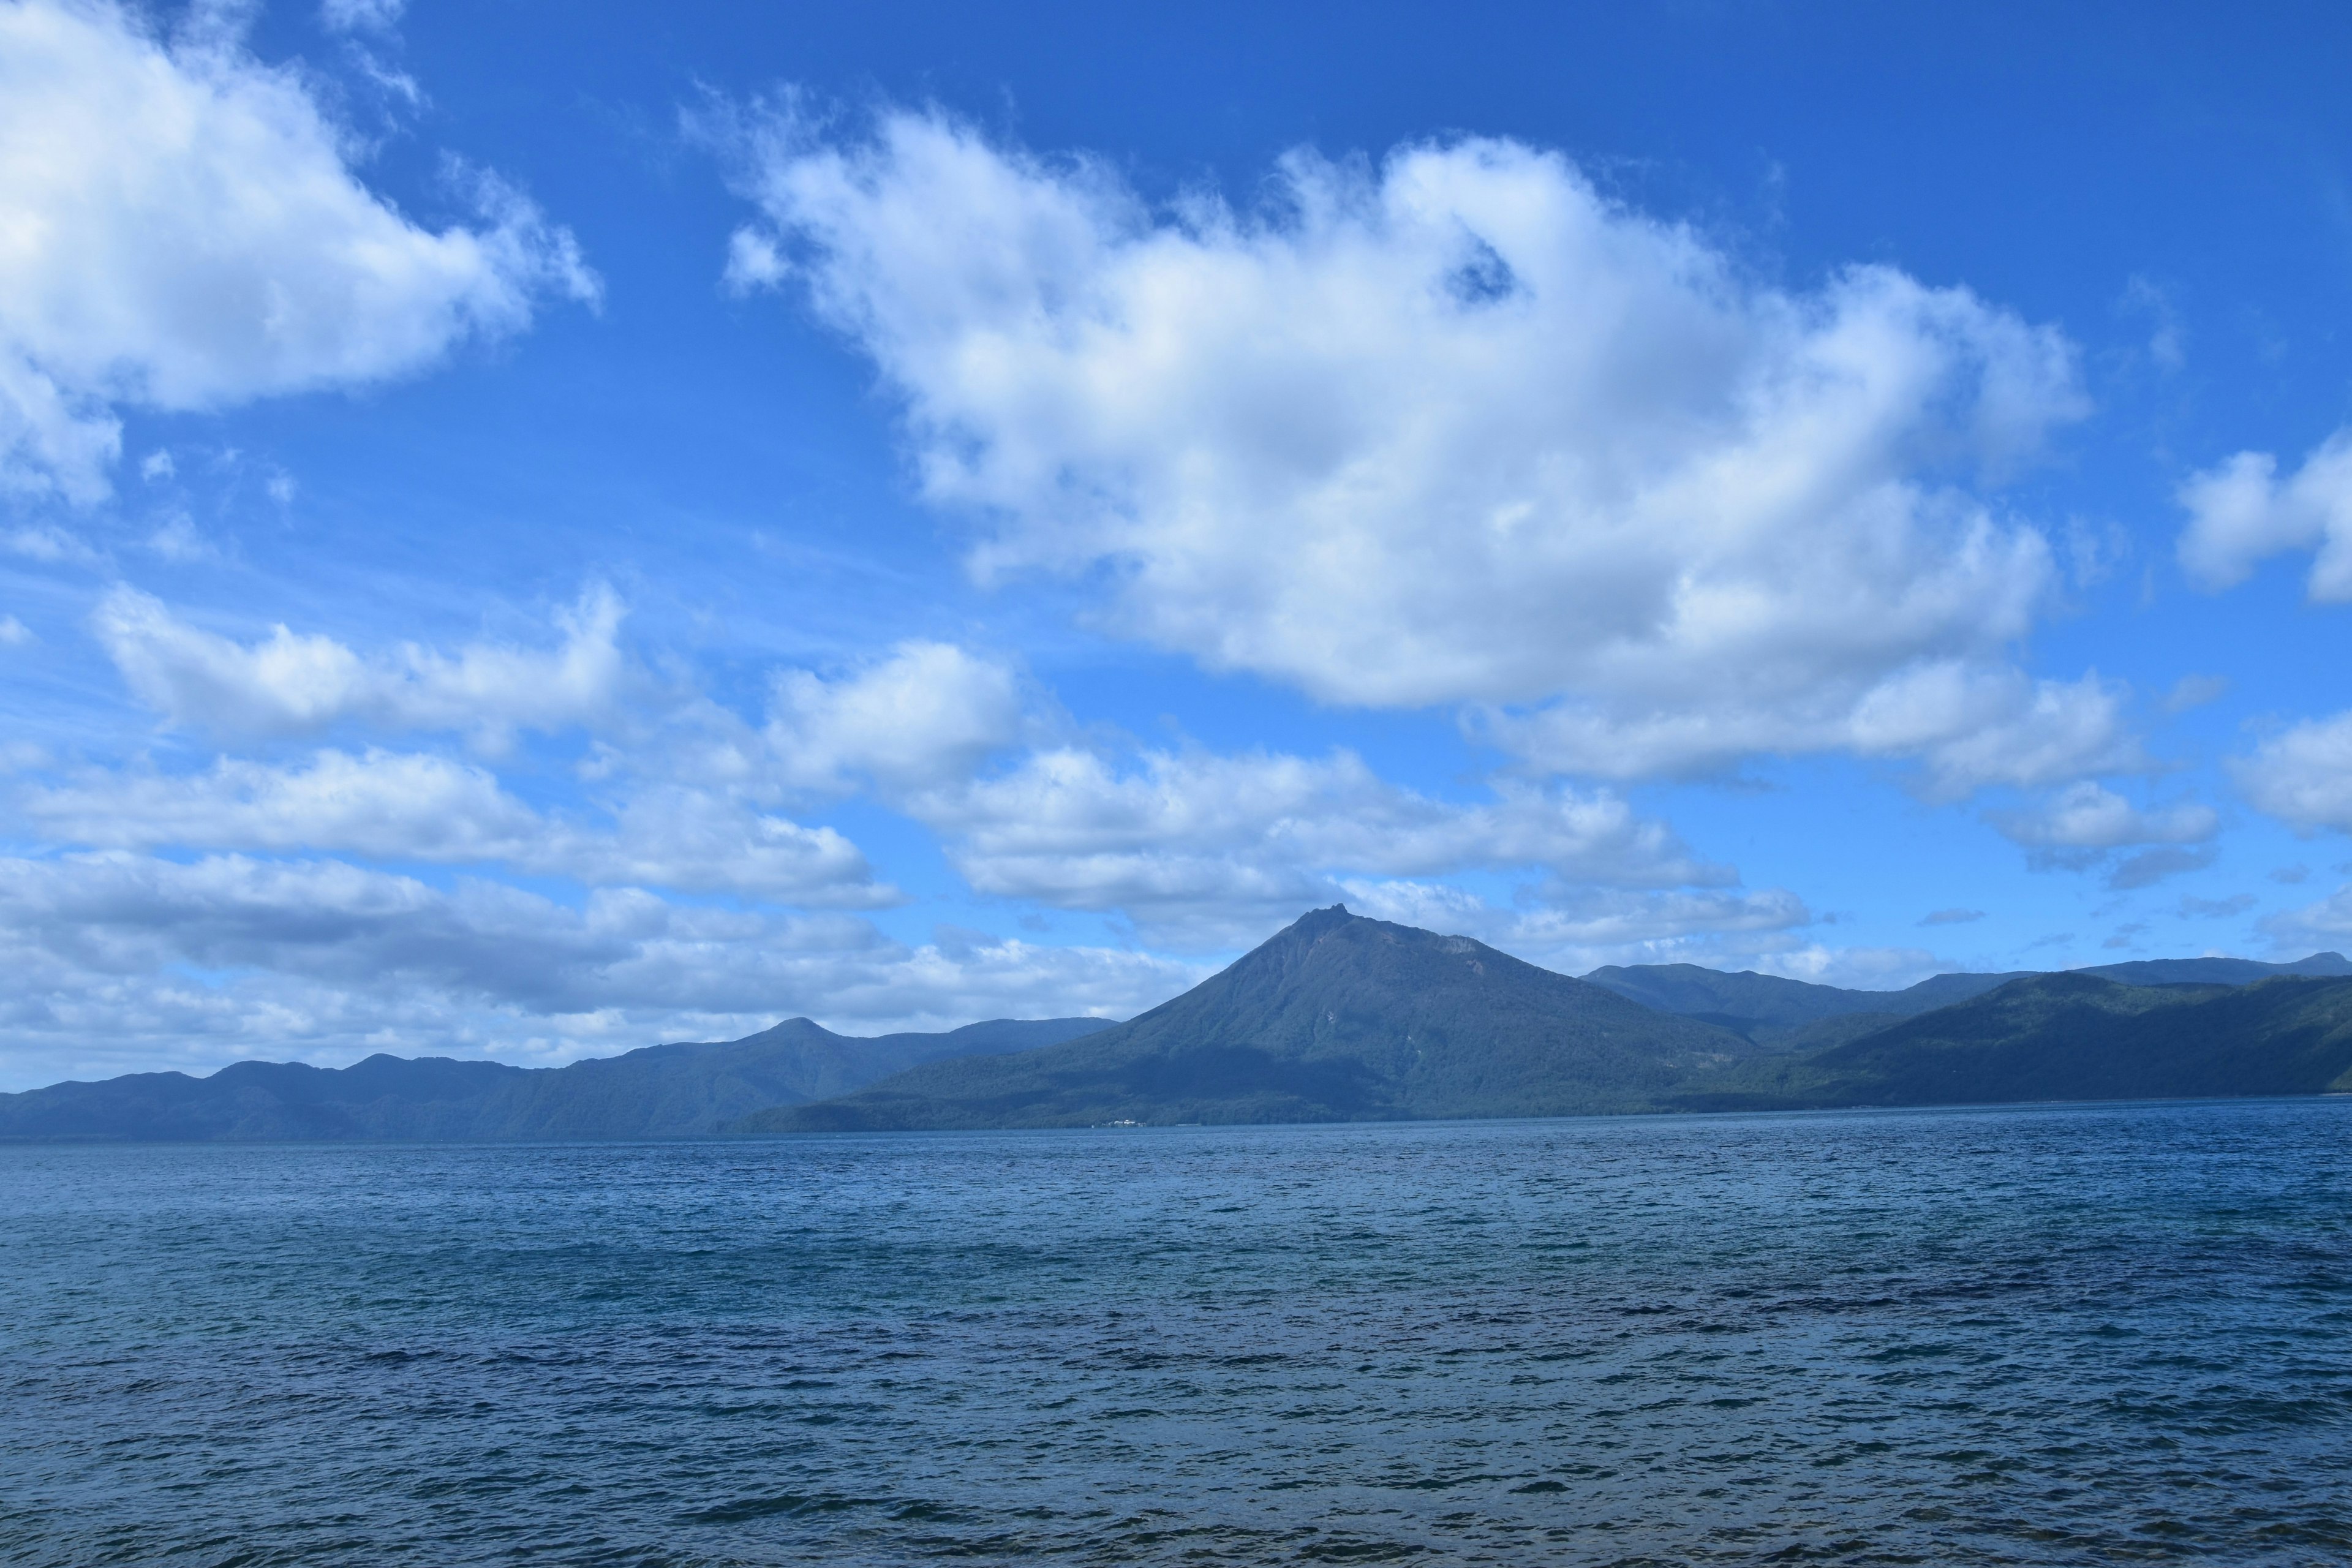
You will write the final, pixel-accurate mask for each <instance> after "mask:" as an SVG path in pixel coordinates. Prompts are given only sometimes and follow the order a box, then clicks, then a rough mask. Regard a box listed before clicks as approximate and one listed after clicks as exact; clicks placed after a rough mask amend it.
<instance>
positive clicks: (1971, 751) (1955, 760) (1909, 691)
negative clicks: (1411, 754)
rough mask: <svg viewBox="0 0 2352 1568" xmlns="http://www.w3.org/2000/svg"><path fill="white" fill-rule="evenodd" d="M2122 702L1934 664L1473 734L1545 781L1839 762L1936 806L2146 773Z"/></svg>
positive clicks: (1486, 722)
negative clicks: (1858, 765)
mask: <svg viewBox="0 0 2352 1568" xmlns="http://www.w3.org/2000/svg"><path fill="white" fill-rule="evenodd" d="M2125 696H2126V691H2125V689H2123V688H2122V687H2121V686H2119V685H2117V684H2116V683H2113V682H2110V681H2106V680H2103V679H2100V678H2099V676H2098V675H2097V674H2096V673H2095V672H2093V673H2091V674H2088V675H2085V676H2084V677H2083V678H2082V679H2079V680H2073V681H2058V680H2031V679H2027V678H2026V677H2025V676H2024V675H2022V674H2021V673H2020V672H2018V671H2017V670H2015V669H2011V668H2000V667H1995V666H1987V665H1982V664H1970V663H1968V662H1966V661H1963V660H1958V659H1938V660H1935V661H1932V662H1929V663H1926V664H1922V665H1916V666H1914V667H1913V668H1909V669H1906V670H1904V671H1902V672H1900V673H1898V674H1895V675H1891V676H1888V677H1887V678H1886V679H1883V680H1881V681H1879V682H1878V683H1877V684H1876V685H1875V686H1874V687H1873V688H1872V689H1870V690H1869V691H1868V692H1867V693H1865V694H1864V695H1863V696H1862V697H1861V698H1860V699H1859V700H1853V698H1852V693H1851V692H1848V691H1844V690H1833V691H1827V692H1816V693H1812V694H1810V695H1806V696H1798V697H1792V698H1791V699H1790V700H1789V701H1788V702H1787V703H1785V704H1784V705H1782V706H1781V707H1780V708H1778V709H1765V708H1749V707H1737V706H1734V707H1724V708H1717V707H1713V706H1708V705H1704V704H1702V705H1697V706H1690V707H1683V708H1662V709H1659V710H1653V711H1651V712H1649V713H1646V714H1643V715H1640V716H1628V715H1624V714H1613V715H1612V713H1610V712H1608V711H1606V710H1602V709H1601V708H1598V707H1596V706H1594V705H1592V704H1591V703H1585V702H1578V701H1574V700H1570V701H1563V702H1559V703H1554V704H1551V705H1549V706H1548V707H1545V708H1542V709H1538V710H1533V711H1521V712H1512V711H1508V710H1501V709H1496V708H1486V709H1481V710H1475V711H1474V712H1473V713H1472V714H1471V716H1470V719H1469V728H1470V730H1471V732H1472V733H1473V734H1475V735H1477V736H1479V737H1480V738H1482V739H1486V740H1488V741H1491V742H1494V743H1496V745H1499V746H1502V747H1504V748H1505V749H1507V750H1508V751H1511V752H1515V753H1517V755H1519V756H1522V757H1525V758H1527V759H1528V760H1530V761H1532V762H1535V763H1538V764H1541V765H1543V766H1546V767H1549V768H1554V769H1559V770H1561V771H1564V772H1571V773H1598V774H1601V775H1602V776H1604V777H1610V776H1613V777H1620V778H1623V777H1633V776H1639V775H1641V774H1643V773H1656V772H1660V771H1681V770H1685V769H1690V768H1696V767H1705V766H1708V765H1711V764H1714V763H1721V762H1723V761H1725V760H1727V759H1728V758H1732V757H1737V756H1741V755H1746V754H1752V753H1755V752H1809V751H1844V752H1853V754H1855V755H1858V756H1864V757H1871V758H1877V759H1884V760H1889V761H1895V760H1908V761H1913V762H1916V763H1917V764H1918V767H1917V770H1916V773H1915V774H1914V776H1913V779H1912V784H1913V785H1914V787H1915V788H1916V789H1917V790H1918V791H1919V793H1921V794H1922V795H1927V796H1928V797H1929V798H1931V799H1937V800H1957V799H1960V798H1962V797H1964V796H1966V795H1971V794H1973V793H1975V792H1976V791H1977V790H1979V789H1982V788H1985V787H1987V786H1988V785H1995V784H2009V785H2014V786H2032V785H2039V784H2053V783H2055V782H2057V781H2059V780H2062V779H2068V778H2077V777H2080V776H2081V775H2083V774H2084V773H2111V772H2129V771H2133V770H2136V769H2138V768H2140V767H2143V766H2145V765H2146V758H2145V756H2144V754H2143V753H2142V752H2141V750H2140V746H2139V742H2138V741H2137V738H2136V737H2135V736H2134V735H2133V734H2132V733H2131V731H2130V730H2129V728H2128V726H2127V725H2126V721H2125V719H2124V711H2123V704H2124V699H2125Z"/></svg>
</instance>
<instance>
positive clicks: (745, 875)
mask: <svg viewBox="0 0 2352 1568" xmlns="http://www.w3.org/2000/svg"><path fill="white" fill-rule="evenodd" d="M17 806H18V809H19V811H20V812H21V813H22V815H23V816H24V818H25V819H26V821H28V822H30V823H32V824H34V825H36V826H38V827H39V828H40V829H42V831H43V832H44V833H45V834H46V835H47V837H48V838H49V839H50V840H51V841H52V842H55V843H61V844H69V845H74V846H79V847H93V848H137V849H146V848H159V847H162V848H176V849H257V850H265V851H269V852H274V853H279V854H294V853H310V852H327V853H343V854H356V855H362V856H366V857H369V858H374V859H380V860H392V861H411V862H423V863H425V864H436V865H458V866H491V865H496V866H504V867H507V868H511V869H514V870H518V871H522V872H525V873H529V874H532V875H538V876H555V877H567V878H571V879H574V880H577V881H579V882H582V883H584V884H586V885H588V886H591V887H649V888H666V889H677V890H679V891H685V892H725V893H737V894H741V895H743V896H746V897H750V898H756V899H773V900H782V901H785V902H789V903H797V904H813V905H820V906H827V907H854V908H871V907H874V906H877V905H881V904H887V903H891V902H895V901H897V898H898V895H897V893H896V891H895V890H894V889H890V888H888V887H885V886H880V885H877V883H876V881H875V879H874V873H873V868H871V867H870V866H868V865H867V864H866V858H865V856H864V855H862V854H860V853H859V852H858V849H857V847H856V845H854V844H852V843H850V842H849V840H848V839H846V838H844V837H842V836H841V835H840V834H838V833H836V832H835V831H834V830H833V829H832V828H829V827H814V828H812V827H804V826H801V825H799V824H797V823H793V822H790V821H787V820H785V819H784V818H782V817H779V816H765V815H761V814H758V813H755V812H751V811H749V810H746V809H745V808H744V807H743V806H742V805H740V804H739V803H737V802H734V801H731V800H729V799H727V798H726V797H724V796H722V795H714V794H711V793H709V792H704V791H695V790H688V789H681V788H677V787H667V788H661V787H656V788H655V789H652V790H649V791H646V792H644V793H641V794H639V795H635V796H634V797H632V798H630V799H628V800H627V801H626V802H625V803H624V804H623V805H621V806H620V808H619V809H618V811H617V812H616V813H615V814H614V816H615V822H614V826H613V827H611V828H610V829H600V828H597V827H593V826H587V825H584V824H583V823H582V822H580V821H577V820H574V819H567V818H562V817H556V818H550V817H545V816H541V815H540V814H539V813H537V812H534V811H532V810H531V809H530V807H529V806H527V805H524V804H523V803H522V802H520V801H519V800H517V799H515V798H514V796H512V795H509V794H508V793H506V791H505V790H503V789H501V788H500V787H499V782H498V780H497V779H496V778H495V777H493V776H492V775H491V774H490V773H488V771H486V770H484V769H482V768H479V767H475V766H469V765H467V764H465V763H455V762H451V761H448V760H447V759H445V758H441V757H434V756H418V755H399V754H393V753H387V752H368V753H367V754H365V755H364V756H356V757H355V756H352V755H349V754H347V753H345V752H333V751H329V752H320V753H318V754H317V755H316V756H314V757H312V758H311V759H310V761H309V762H308V763H301V764H297V765H294V766H289V767H274V766H270V765H268V764H265V763H255V762H247V761H240V760H235V759H229V758H223V759H221V760H220V761H219V762H217V763H215V764H214V766H213V767H212V769H211V770H210V771H209V772H206V773H201V774H197V775H195V776H194V777H179V778H173V777H164V776H161V775H157V774H152V773H149V774H135V775H131V776H127V777H118V776H110V775H104V774H99V775H92V776H90V777H87V778H85V779H83V780H81V781H79V783H76V784H71V785H68V786H63V787H50V788H44V789H35V790H31V791H28V792H27V793H26V795H24V796H23V797H21V798H20V799H19V801H18V802H17Z"/></svg>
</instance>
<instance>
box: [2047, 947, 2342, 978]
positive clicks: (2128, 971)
mask: <svg viewBox="0 0 2352 1568" xmlns="http://www.w3.org/2000/svg"><path fill="white" fill-rule="evenodd" d="M2066 973H2069V974H2095V975H2097V976H2098V977H2099V978H2100V979H2102V980H2119V981H2121V982H2123V983H2124V984H2126V985H2252V984H2254V982H2256V981H2258V980H2268V979H2271V978H2272V977H2273V976H2275V975H2281V974H2300V975H2315V976H2322V977H2326V978H2329V979H2340V978H2343V977H2345V976H2347V975H2352V958H2346V957H2345V956H2344V955H2343V954H2342V953H2340V952H2315V953H2313V954H2312V955H2311V956H2310V957H2309V958H2298V959H2296V960H2295V961H2294V963H2259V962H2257V961H2255V960H2253V959H2251V958H2143V959H2139V960H2137V961H2135V962H2133V963H2096V964H2093V965H2092V966H2091V967H2090V968H2088V969H2070V970H2068V971H2066Z"/></svg>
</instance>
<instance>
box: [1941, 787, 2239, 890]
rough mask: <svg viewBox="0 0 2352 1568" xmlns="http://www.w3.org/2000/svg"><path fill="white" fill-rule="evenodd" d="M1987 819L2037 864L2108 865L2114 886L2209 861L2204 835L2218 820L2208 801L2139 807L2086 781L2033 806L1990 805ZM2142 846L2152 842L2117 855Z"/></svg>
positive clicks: (2138, 883)
mask: <svg viewBox="0 0 2352 1568" xmlns="http://www.w3.org/2000/svg"><path fill="white" fill-rule="evenodd" d="M1985 820H1986V821H1987V822H1990V824H1992V826H1994V827H1995V828H1996V829H1997V830H1999V832H2000V835H2001V836H2002V837H2005V838H2007V839H2008V840H2009V841H2010V842H2011V843H2012V844H2016V845H2020V846H2021V847H2023V848H2024V849H2025V851H2026V861H2027V863H2028V864H2029V865H2031V866H2032V867H2033V868H2035V869H2037V870H2052V869H2061V868H2063V869H2065V870H2070V871H2084V870H2089V869H2090V868H2093V867H2095V866H2102V865H2105V866H2109V867H2110V869H2109V871H2108V873H2107V878H2106V882H2107V886H2108V887H2110V888H2114V889H2118V890H2124V889H2133V888H2145V887H2147V886H2149V885H2151V884H2153V883H2155V882H2158V881H2161V880H2162V879H2165V878H2167V877H2169V876H2173V875H2175V874H2177V873H2179V872H2182V871H2194V870H2199V869H2201V868H2204V867H2206V866H2210V865H2211V864H2212V862H2213V858H2214V855H2213V850H2212V849H2211V847H2210V846H2208V845H2207V843H2206V841H2207V840H2209V839H2210V838H2211V837H2213V835H2214V834H2215V833H2216V832H2217V831H2219V830H2220V828H2221V818H2220V816H2217V815H2216V814H2215V813H2214V811H2213V808H2212V807H2210V806H2207V805H2197V804H2196V803H2195V802H2193V801H2181V802H2177V803H2175V804H2173V805H2165V806H2155V807H2142V806H2137V805H2133V804H2132V803H2131V802H2130V801H2128V800H2126V799H2125V798H2124V797H2123V796H2122V795H2117V794H2116V793H2115V792H2114V791H2113V790H2110V789H2107V788H2105V787H2104V786H2103V785H2100V784H2093V783H2090V782H2088V781H2084V782H2082V783H2078V784H2071V785H2069V786H2068V787H2066V788H2065V789H2063V790H2061V791H2059V792H2058V794H2057V795H2054V796H2053V797H2052V798H2050V799H2048V800H2046V801H2043V802H2042V804H2041V805H2036V806H2033V807H2032V808H2030V809H2026V810H2021V811H2014V810H2013V811H1989V812H1987V813H1985ZM2139 845H2152V846H2155V847H2153V848H2146V849H2141V850H2140V851H2139V853H2137V854H2136V855H2130V856H2126V857H2124V858H2121V859H2120V860H2118V859H2117V858H2116V851H2117V850H2120V849H2126V848H2131V847H2135V846H2139ZM2189 846H2198V847H2189Z"/></svg>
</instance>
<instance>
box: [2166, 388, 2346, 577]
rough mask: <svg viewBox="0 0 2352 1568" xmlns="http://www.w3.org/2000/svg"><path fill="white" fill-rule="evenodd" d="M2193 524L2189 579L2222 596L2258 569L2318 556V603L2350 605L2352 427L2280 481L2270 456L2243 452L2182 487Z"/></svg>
mask: <svg viewBox="0 0 2352 1568" xmlns="http://www.w3.org/2000/svg"><path fill="white" fill-rule="evenodd" d="M2180 504H2181V505H2182V506H2183V507H2185V508H2186V509H2187V510H2188V512H2189V526H2188V527H2187V528H2186V529H2185V530H2183V531H2182V532H2181V535H2180V565H2181V569H2182V570H2183V571H2185V572H2186V573H2188V574H2189V581H2191V582H2193V583H2195V584H2198V585H2199V586H2200V587H2202V588H2206V589H2209V590H2219V589H2222V588H2228V587H2231V586H2233V585H2234V584H2239V583H2242V582H2244V581H2245V580H2246V578H2247V577H2248V576H2249V575H2251V574H2252V572H2253V570H2254V566H2255V564H2256V563H2259V562H2261V561H2262V560H2263V559H2264V558H2265V557H2268V556H2272V555H2276V554H2279V553H2280V552H2284V551H2289V550H2314V549H2315V550H2316V551H2317V552H2318V553H2317V555H2316V557H2315V559H2314V560H2313V562H2312V563H2311V575H2310V578H2309V580H2308V585H2309V589H2310V593H2311V596H2312V597H2313V598H2314V599H2316V600H2319V601H2321V602H2323V603H2328V604H2341V603H2343V602H2344V601H2346V600H2347V599H2352V429H2346V430H2338V431H2337V432H2336V434H2335V435H2333V436H2331V437H2328V438H2327V439H2326V441H2325V442H2323V443H2322V444H2321V445H2320V447H2319V448H2318V449H2317V450H2316V451H2314V452H2313V453H2312V454H2311V455H2310V456H2309V457H2307V458H2305V459H2304V460H2303V467H2301V468H2297V469H2296V470H2295V471H2294V473H2293V474H2291V475H2289V476H2288V477H2287V478H2285V479H2280V478H2279V477H2278V459H2277V458H2274V457H2273V456H2271V455H2270V454H2269V453H2267V452H2240V453H2239V454H2238V455H2237V456H2236V457H2233V458H2231V459H2230V460H2229V461H2227V462H2225V463H2222V464H2220V465H2219V466H2217V467H2215V468H2209V469H2207V470H2205V471H2204V472H2203V473H2200V474H2198V475H2196V476H2194V477H2192V478H2191V479H2189V482H2188V483H2186V484H2184V485H2183V486H2181V488H2180Z"/></svg>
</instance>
